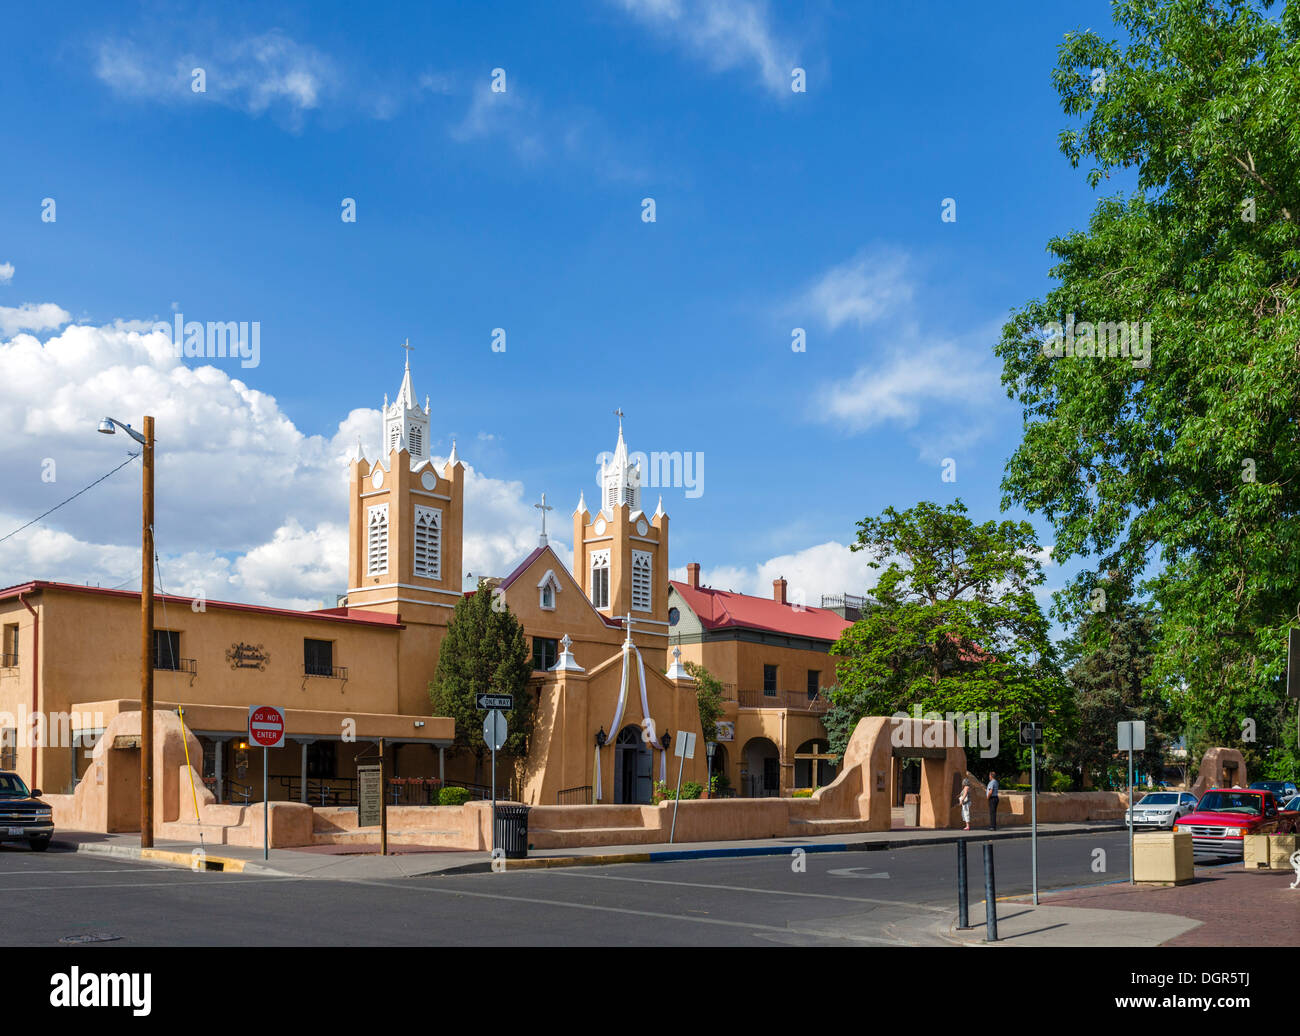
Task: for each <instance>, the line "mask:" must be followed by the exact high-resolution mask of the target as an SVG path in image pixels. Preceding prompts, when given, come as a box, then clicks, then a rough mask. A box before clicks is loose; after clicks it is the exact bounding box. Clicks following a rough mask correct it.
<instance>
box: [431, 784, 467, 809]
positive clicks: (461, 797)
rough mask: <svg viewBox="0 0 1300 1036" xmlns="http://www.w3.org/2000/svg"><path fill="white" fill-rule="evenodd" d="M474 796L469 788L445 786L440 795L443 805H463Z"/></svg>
mask: <svg viewBox="0 0 1300 1036" xmlns="http://www.w3.org/2000/svg"><path fill="white" fill-rule="evenodd" d="M473 797H474V796H473V794H472V793H471V792H470V790H469V789H468V788H443V789H442V791H441V792H440V793H439V795H438V803H439V805H442V806H463V805H465V803H467V802H468V801H469V800H470V799H472V798H473Z"/></svg>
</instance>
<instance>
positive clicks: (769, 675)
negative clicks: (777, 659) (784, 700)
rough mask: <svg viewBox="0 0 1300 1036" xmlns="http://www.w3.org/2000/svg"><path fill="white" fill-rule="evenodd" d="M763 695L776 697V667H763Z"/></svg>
mask: <svg viewBox="0 0 1300 1036" xmlns="http://www.w3.org/2000/svg"><path fill="white" fill-rule="evenodd" d="M763 693H764V694H766V695H769V696H772V697H775V696H776V666H774V665H765V666H763Z"/></svg>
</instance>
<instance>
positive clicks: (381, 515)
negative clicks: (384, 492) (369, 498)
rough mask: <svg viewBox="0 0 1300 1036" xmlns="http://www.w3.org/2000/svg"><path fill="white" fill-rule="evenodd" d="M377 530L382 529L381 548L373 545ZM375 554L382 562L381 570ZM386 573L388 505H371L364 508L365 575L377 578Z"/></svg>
mask: <svg viewBox="0 0 1300 1036" xmlns="http://www.w3.org/2000/svg"><path fill="white" fill-rule="evenodd" d="M377 528H382V529H383V532H382V534H380V535H382V536H383V539H384V541H383V545H382V548H379V547H377V546H376V545H375V544H374V542H373V541H374V538H375V536H376V535H377V532H376V530H377ZM377 554H381V555H382V556H381V557H380V558H379V560H381V561H382V562H383V567H382V568H381V567H380V566H379V564H377V563H376V556H377ZM387 571H388V505H387V504H371V505H370V506H369V507H367V508H366V575H368V576H377V575H382V574H384V573H385V572H387Z"/></svg>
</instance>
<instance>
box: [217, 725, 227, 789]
mask: <svg viewBox="0 0 1300 1036" xmlns="http://www.w3.org/2000/svg"><path fill="white" fill-rule="evenodd" d="M225 755H226V739H225V738H221V737H219V738H217V801H218V802H225V801H226V797H225V793H226V784H225V781H226V778H225V773H224V766H223V763H224V762H225Z"/></svg>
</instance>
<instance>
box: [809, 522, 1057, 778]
mask: <svg viewBox="0 0 1300 1036" xmlns="http://www.w3.org/2000/svg"><path fill="white" fill-rule="evenodd" d="M853 549H854V550H864V551H867V552H868V553H869V554H870V556H871V561H870V562H869V564H870V565H871V567H872V568H876V569H881V568H883V572H882V574H881V576H880V579H879V581H878V582H877V584H876V587H875V591H874V596H875V599H876V601H877V602H878V603H879V608H877V609H875V610H874V611H872V612H871V613H870V614H868V615H866V616H864V617H863V618H862V619H861V620H859V621H858V622H856V623H854V624H853V625H852V626H850V627H849V628H848V629H846V630H845V631H844V633H843V634H841V636H840V639H839V640H838V641H836V643H835V645H834V646H833V647H832V648H831V653H832V654H833V655H836V656H838V658H839V659H840V660H839V662H838V663H837V664H836V675H837V677H838V681H839V687H838V688H837V689H836V690H834V691H833V692H832V693H831V702H832V708H831V710H830V714H829V715H828V716H827V722H826V726H827V730H828V732H829V733H830V735H831V750H832V751H833V752H835V753H836V754H839V755H842V754H843V752H844V747H845V745H846V744H847V742H848V737H849V735H850V734H851V733H852V730H853V727H854V726H856V724H857V721H858V719H860V718H861V717H862V716H865V715H876V716H888V715H892V714H893V713H894V712H897V711H905V712H906V711H910V710H911V708H912V706H914V705H920V706H921V707H922V709H923V710H924V711H930V710H934V711H937V712H941V713H942V712H950V711H951V712H980V711H985V712H996V713H998V716H999V722H1000V725H1001V728H1002V731H1007V732H1009V731H1011V730H1014V724H1015V723H1017V722H1018V721H1020V720H1024V719H1036V720H1047V719H1048V717H1049V716H1050V714H1052V713H1053V712H1054V711H1057V710H1059V709H1061V708H1062V707H1063V706H1064V689H1065V687H1064V681H1063V680H1062V678H1061V674H1060V671H1059V669H1058V668H1057V663H1056V656H1055V650H1054V648H1053V645H1052V642H1051V640H1050V639H1049V637H1048V623H1047V619H1046V617H1045V616H1044V615H1043V613H1042V610H1041V609H1040V608H1039V606H1038V600H1037V598H1036V596H1035V592H1034V591H1035V588H1036V587H1037V586H1039V585H1040V584H1041V583H1042V582H1043V573H1042V564H1041V562H1040V561H1039V559H1038V555H1039V554H1040V553H1041V548H1040V546H1039V544H1038V543H1037V542H1036V540H1035V538H1034V531H1033V528H1032V527H1031V526H1030V525H1029V524H1028V523H1027V522H1011V521H1004V522H1001V523H998V522H994V521H987V522H985V523H983V524H981V525H976V524H975V523H974V522H972V521H971V520H970V519H969V518H968V517H967V516H966V506H965V505H964V504H963V503H962V502H961V501H960V500H957V501H955V502H954V503H951V504H949V505H947V506H946V507H939V506H938V505H937V504H933V503H929V502H922V503H919V504H917V505H916V506H915V507H914V508H912V509H910V510H907V511H903V512H899V511H896V510H895V509H894V508H892V507H890V508H887V509H886V510H885V511H884V512H883V513H882V514H881V515H880V517H878V518H865V519H863V520H862V521H861V522H859V523H858V535H857V542H856V543H854V544H853ZM1000 742H1001V748H1002V753H1001V758H1002V760H1003V763H1002V766H1003V770H1004V772H1005V770H1006V768H1007V763H1008V761H1010V763H1011V765H1013V766H1018V765H1019V760H1018V756H1016V755H1015V752H1016V748H1015V737H1014V736H1008V735H1007V733H1001V735H1000ZM968 755H971V758H970V759H969V760H968V762H969V765H970V767H971V769H972V770H976V771H979V770H981V769H985V770H986V769H987V768H989V767H996V760H994V759H979V758H978V755H977V754H975V755H972V754H971V753H968Z"/></svg>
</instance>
